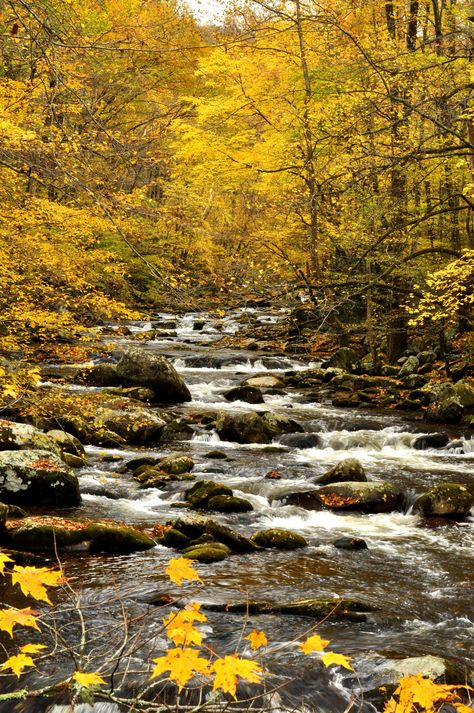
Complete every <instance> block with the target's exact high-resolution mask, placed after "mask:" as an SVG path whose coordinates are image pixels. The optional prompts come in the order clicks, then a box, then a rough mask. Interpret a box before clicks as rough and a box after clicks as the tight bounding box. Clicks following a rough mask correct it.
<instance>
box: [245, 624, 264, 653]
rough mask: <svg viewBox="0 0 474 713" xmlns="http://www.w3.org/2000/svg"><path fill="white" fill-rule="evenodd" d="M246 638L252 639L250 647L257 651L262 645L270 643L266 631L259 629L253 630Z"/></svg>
mask: <svg viewBox="0 0 474 713" xmlns="http://www.w3.org/2000/svg"><path fill="white" fill-rule="evenodd" d="M245 638H246V639H247V641H250V647H251V649H252V651H256V649H259V648H260V647H262V646H266V645H267V644H268V639H267V635H266V634H265V632H264V631H258V630H257V629H254V630H253V631H251V632H250V634H249V635H248V636H246V637H245Z"/></svg>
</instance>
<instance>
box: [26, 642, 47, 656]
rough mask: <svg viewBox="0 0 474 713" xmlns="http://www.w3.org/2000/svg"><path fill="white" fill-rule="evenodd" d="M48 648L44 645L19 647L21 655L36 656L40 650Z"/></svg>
mask: <svg viewBox="0 0 474 713" xmlns="http://www.w3.org/2000/svg"><path fill="white" fill-rule="evenodd" d="M47 648H48V647H47V646H45V645H44V644H25V645H24V646H20V651H21V652H22V653H23V654H37V653H38V651H41V649H47Z"/></svg>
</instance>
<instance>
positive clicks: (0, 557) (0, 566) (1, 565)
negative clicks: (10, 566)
mask: <svg viewBox="0 0 474 713" xmlns="http://www.w3.org/2000/svg"><path fill="white" fill-rule="evenodd" d="M14 561H15V560H12V558H11V557H9V556H8V555H6V554H5V553H4V552H0V574H3V573H4V572H5V565H6V563H7V562H14Z"/></svg>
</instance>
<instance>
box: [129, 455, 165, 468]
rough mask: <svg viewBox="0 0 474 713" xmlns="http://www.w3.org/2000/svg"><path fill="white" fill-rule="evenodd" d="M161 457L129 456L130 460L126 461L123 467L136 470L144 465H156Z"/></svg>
mask: <svg viewBox="0 0 474 713" xmlns="http://www.w3.org/2000/svg"><path fill="white" fill-rule="evenodd" d="M161 459H162V456H139V457H138V458H131V460H129V461H127V463H126V464H125V468H126V469H127V470H133V471H134V472H136V471H138V469H139V468H141V467H142V466H144V465H148V466H150V465H151V466H154V465H157V464H158V463H159V462H160V460H161Z"/></svg>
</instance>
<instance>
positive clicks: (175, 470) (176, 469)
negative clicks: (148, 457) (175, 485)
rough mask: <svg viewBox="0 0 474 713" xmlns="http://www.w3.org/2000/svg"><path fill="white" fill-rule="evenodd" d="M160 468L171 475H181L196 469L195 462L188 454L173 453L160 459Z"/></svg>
mask: <svg viewBox="0 0 474 713" xmlns="http://www.w3.org/2000/svg"><path fill="white" fill-rule="evenodd" d="M158 467H159V468H160V470H162V471H164V472H165V473H169V474H170V475H181V473H189V471H190V470H192V469H193V468H194V461H193V459H192V458H191V457H190V456H188V455H186V453H171V454H170V455H169V456H166V457H165V458H161V459H160V461H159V462H158Z"/></svg>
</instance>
